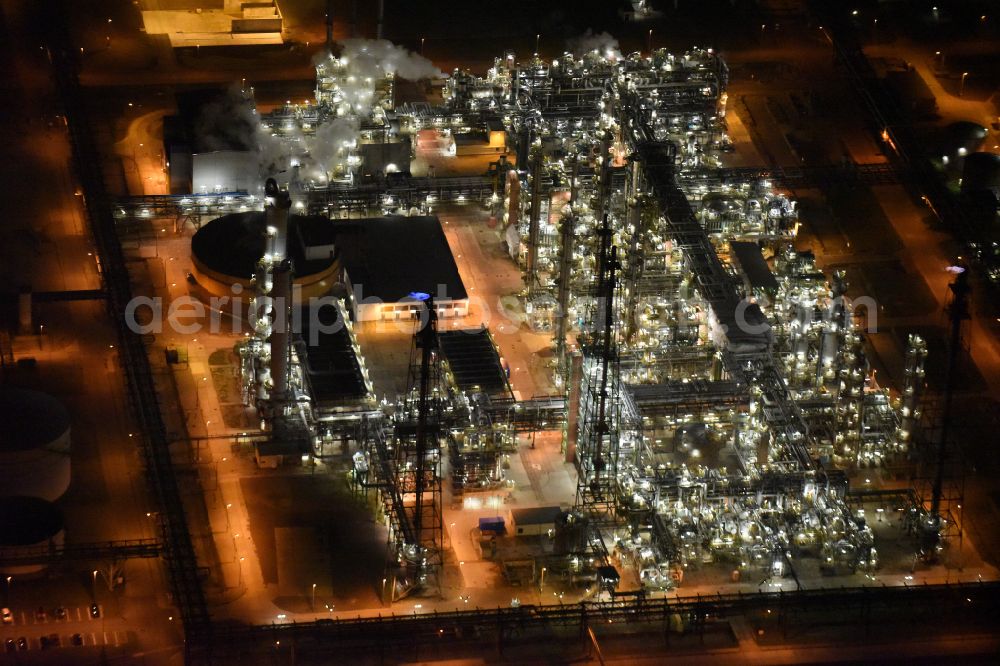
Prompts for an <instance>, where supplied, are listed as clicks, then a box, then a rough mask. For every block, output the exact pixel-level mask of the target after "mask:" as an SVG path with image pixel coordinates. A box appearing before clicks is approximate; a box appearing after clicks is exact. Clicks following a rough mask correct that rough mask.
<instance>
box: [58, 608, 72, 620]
mask: <svg viewBox="0 0 1000 666" xmlns="http://www.w3.org/2000/svg"><path fill="white" fill-rule="evenodd" d="M67 615H69V611H67V610H66V607H65V606H60V607H59V608H57V609H56V610H55V616H56V619H57V620H65V619H66V616H67Z"/></svg>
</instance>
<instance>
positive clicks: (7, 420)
mask: <svg viewBox="0 0 1000 666" xmlns="http://www.w3.org/2000/svg"><path fill="white" fill-rule="evenodd" d="M0 424H2V426H0V493H3V494H4V495H23V496H28V497H37V498H40V499H44V500H48V501H50V502H54V501H56V500H57V499H59V498H60V497H62V496H63V494H65V492H66V490H67V489H68V488H69V482H70V419H69V412H67V411H66V408H65V407H64V406H63V404H62V403H61V402H60V401H59V400H57V399H56V398H54V397H52V396H50V395H48V394H47V393H41V392H39V391H31V390H28V389H21V388H12V387H7V386H3V387H0Z"/></svg>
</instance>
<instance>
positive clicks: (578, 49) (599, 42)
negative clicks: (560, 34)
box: [567, 28, 622, 60]
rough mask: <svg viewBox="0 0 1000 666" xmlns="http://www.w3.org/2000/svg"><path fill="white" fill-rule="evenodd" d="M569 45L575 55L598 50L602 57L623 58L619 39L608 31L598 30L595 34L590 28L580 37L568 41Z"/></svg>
mask: <svg viewBox="0 0 1000 666" xmlns="http://www.w3.org/2000/svg"><path fill="white" fill-rule="evenodd" d="M567 46H568V47H569V50H570V51H571V52H572V53H573V55H575V56H583V55H587V54H588V53H591V52H592V51H594V50H596V51H598V52H599V53H600V54H601V56H602V57H605V58H611V59H612V60H621V59H622V52H621V48H620V47H619V45H618V40H617V39H615V38H614V37H612V36H611V35H609V34H608V33H606V32H598V33H596V34H595V33H594V32H593V31H592V30H590V29H589V28H588V29H587V32H585V33H583V34H582V35H580V36H579V37H576V38H574V39H571V40H569V41H568V42H567Z"/></svg>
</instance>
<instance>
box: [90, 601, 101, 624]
mask: <svg viewBox="0 0 1000 666" xmlns="http://www.w3.org/2000/svg"><path fill="white" fill-rule="evenodd" d="M90 617H92V618H94V619H95V620H96V619H97V618H99V617H101V607H100V606H98V605H97V604H96V603H93V604H90Z"/></svg>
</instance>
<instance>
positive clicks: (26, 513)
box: [0, 495, 65, 576]
mask: <svg viewBox="0 0 1000 666" xmlns="http://www.w3.org/2000/svg"><path fill="white" fill-rule="evenodd" d="M64 542H65V526H64V524H63V515H62V511H60V510H59V507H57V506H56V505H55V504H53V503H52V502H47V501H45V500H43V499H39V498H37V497H24V496H22V495H14V496H9V497H3V498H0V553H3V556H4V559H6V560H8V561H11V560H12V559H13V558H17V557H18V556H28V555H34V554H37V553H38V552H39V550H43V549H48V548H52V547H59V546H62V545H63V543H64ZM43 569H45V565H44V564H36V563H18V562H17V561H16V560H14V561H13V563H10V564H3V563H0V573H2V574H3V575H5V576H24V575H26V574H33V573H38V572H39V571H42V570H43Z"/></svg>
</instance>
